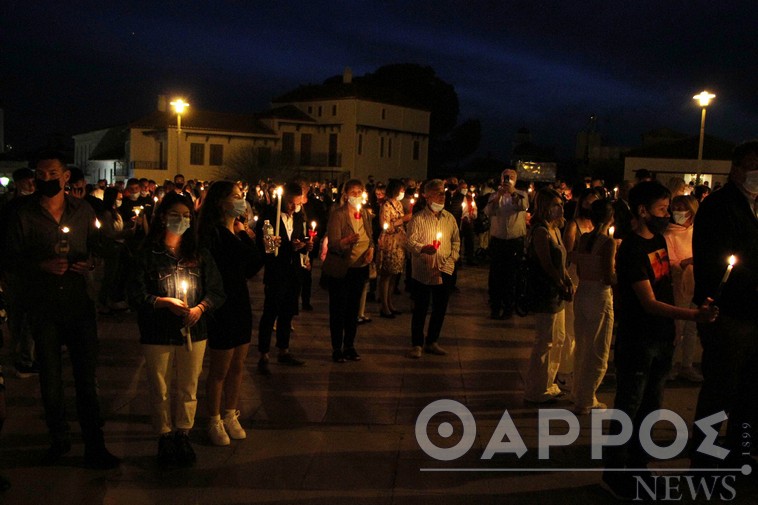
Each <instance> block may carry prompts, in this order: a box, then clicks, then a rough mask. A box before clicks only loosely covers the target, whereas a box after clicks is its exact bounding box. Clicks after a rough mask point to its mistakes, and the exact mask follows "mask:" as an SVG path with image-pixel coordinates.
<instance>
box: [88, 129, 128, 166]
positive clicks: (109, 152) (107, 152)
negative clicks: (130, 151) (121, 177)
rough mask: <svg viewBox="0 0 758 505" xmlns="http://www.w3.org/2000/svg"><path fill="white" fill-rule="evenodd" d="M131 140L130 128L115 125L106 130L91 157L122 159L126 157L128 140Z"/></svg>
mask: <svg viewBox="0 0 758 505" xmlns="http://www.w3.org/2000/svg"><path fill="white" fill-rule="evenodd" d="M127 140H129V128H127V127H126V126H124V125H122V126H115V127H113V128H111V129H109V130H108V131H107V132H105V135H103V138H102V139H100V142H98V144H97V146H95V149H93V151H92V154H91V155H90V157H89V159H91V160H121V159H124V158H125V157H126V141H127Z"/></svg>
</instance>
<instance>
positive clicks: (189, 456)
mask: <svg viewBox="0 0 758 505" xmlns="http://www.w3.org/2000/svg"><path fill="white" fill-rule="evenodd" d="M174 444H175V445H176V462H177V463H178V464H179V465H180V466H194V464H195V463H196V462H197V455H196V454H195V450H194V449H193V448H192V444H191V443H190V439H189V433H186V432H184V431H182V430H178V431H177V432H176V434H175V435H174Z"/></svg>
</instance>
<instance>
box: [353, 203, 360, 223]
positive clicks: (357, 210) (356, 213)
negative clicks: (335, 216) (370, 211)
mask: <svg viewBox="0 0 758 505" xmlns="http://www.w3.org/2000/svg"><path fill="white" fill-rule="evenodd" d="M353 216H355V219H360V218H361V204H360V203H359V204H358V206H357V207H356V208H355V214H353Z"/></svg>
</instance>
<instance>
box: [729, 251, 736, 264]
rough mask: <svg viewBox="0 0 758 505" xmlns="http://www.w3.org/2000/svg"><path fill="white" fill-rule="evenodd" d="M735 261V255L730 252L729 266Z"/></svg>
mask: <svg viewBox="0 0 758 505" xmlns="http://www.w3.org/2000/svg"><path fill="white" fill-rule="evenodd" d="M735 263H737V257H736V256H735V255H734V254H732V255H731V256H729V266H730V267H733V266H734V264H735Z"/></svg>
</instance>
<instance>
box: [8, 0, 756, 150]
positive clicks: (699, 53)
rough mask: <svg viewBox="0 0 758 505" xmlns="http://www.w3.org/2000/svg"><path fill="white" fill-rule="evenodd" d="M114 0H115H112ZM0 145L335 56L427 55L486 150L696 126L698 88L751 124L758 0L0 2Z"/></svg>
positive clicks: (338, 64)
mask: <svg viewBox="0 0 758 505" xmlns="http://www.w3.org/2000/svg"><path fill="white" fill-rule="evenodd" d="M111 3H113V4H117V5H111ZM0 6H1V7H0V9H1V10H0V68H1V69H2V70H0V72H2V77H1V78H0V104H1V105H2V107H3V108H4V109H5V136H6V143H11V144H14V145H16V146H18V147H19V148H27V147H35V146H37V145H39V144H40V143H42V142H44V139H45V138H46V137H47V136H48V135H49V134H52V133H61V134H64V135H66V136H70V135H71V134H74V133H81V132H84V131H88V130H91V129H95V128H102V127H107V126H112V125H115V124H119V123H121V122H126V121H128V120H132V119H136V118H137V117H139V116H141V115H143V114H146V113H148V112H150V111H151V110H152V109H153V108H154V105H155V102H156V97H157V95H158V94H161V93H166V94H169V95H172V94H181V95H184V96H185V97H187V100H188V101H189V102H190V103H191V104H192V105H193V106H195V107H198V108H203V109H212V110H222V111H234V112H255V111H259V110H263V109H265V108H267V107H268V106H269V102H270V100H271V98H273V97H274V96H277V95H279V94H282V93H284V92H286V91H289V90H291V89H292V88H294V87H296V86H297V85H300V84H307V83H320V82H322V81H323V80H324V79H326V78H328V77H330V76H332V75H335V74H340V73H342V71H343V69H344V67H346V66H349V67H351V68H352V69H353V73H354V75H362V74H364V73H366V72H371V71H373V70H375V69H376V68H378V67H380V66H382V65H386V64H390V63H405V62H411V63H418V64H422V65H430V66H431V67H433V68H434V69H435V70H436V72H437V75H438V76H439V77H440V78H442V79H443V80H445V81H447V82H449V83H451V84H453V85H454V86H455V89H456V91H457V92H458V95H459V99H460V104H461V108H460V109H461V114H460V117H459V120H460V121H464V120H466V119H470V118H478V119H481V121H482V124H483V139H482V146H481V149H480V152H481V153H487V152H491V153H493V154H494V155H497V156H504V155H507V153H508V152H509V150H510V147H511V142H512V140H513V137H514V133H515V131H516V130H517V129H518V128H520V127H524V126H525V127H527V128H529V129H530V130H531V132H532V135H533V139H534V141H535V142H537V143H538V144H541V145H548V146H550V145H552V146H556V147H558V149H559V154H562V155H571V154H572V153H573V145H574V141H575V138H576V134H577V132H578V131H579V130H581V129H582V128H584V127H585V125H586V123H587V118H588V117H589V116H590V115H591V114H596V115H597V116H598V125H599V129H600V130H601V132H603V133H605V134H606V135H608V136H609V137H610V140H611V141H613V142H615V143H619V144H624V145H635V144H637V143H638V141H639V138H640V135H641V134H642V133H643V132H645V131H647V130H650V129H653V128H657V127H664V126H665V127H670V128H673V129H676V130H679V131H682V132H684V133H692V134H693V135H695V134H697V132H698V128H699V118H700V116H699V111H698V109H697V107H696V106H695V103H694V101H693V100H692V99H691V97H692V95H694V94H696V93H698V92H699V91H701V90H702V89H703V88H708V89H709V90H710V91H711V92H713V93H715V94H716V95H718V96H717V99H716V101H715V102H714V104H713V106H712V107H710V108H709V113H708V121H707V124H706V132H707V133H709V134H712V135H717V136H720V137H723V138H726V139H729V140H732V141H740V140H744V139H747V138H753V137H756V136H758V87H757V86H756V84H755V68H756V66H757V65H756V61H758V36H756V34H755V33H756V28H755V20H756V19H757V16H756V14H758V2H755V1H725V2H718V3H717V2H711V1H702V0H690V1H679V0H676V1H665V2H661V1H635V2H628V1H624V2H621V1H616V0H608V1H582V2H573V1H557V0H556V1H540V0H531V1H526V0H525V1H513V2H509V1H503V2H497V1H476V0H474V1H465V2H464V1H447V0H436V1H419V2H414V1H410V0H405V1H376V0H374V1H365V2H363V1H334V2H318V1H310V2H287V1H241V0H240V1H223V2H222V1H215V2H191V1H182V2H178V1H163V2H155V1H150V2H126V1H124V2H102V1H99V2H78V1H71V2H60V1H55V2H53V1H40V2H35V1H23V2H22V1H14V0H4V1H3V2H2V3H0Z"/></svg>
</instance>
